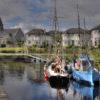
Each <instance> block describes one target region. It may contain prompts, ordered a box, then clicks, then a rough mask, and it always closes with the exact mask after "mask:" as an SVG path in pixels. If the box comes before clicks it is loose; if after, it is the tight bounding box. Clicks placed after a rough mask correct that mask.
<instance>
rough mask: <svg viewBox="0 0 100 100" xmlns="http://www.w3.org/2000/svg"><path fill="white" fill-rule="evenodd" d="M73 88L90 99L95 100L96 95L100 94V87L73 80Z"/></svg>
mask: <svg viewBox="0 0 100 100" xmlns="http://www.w3.org/2000/svg"><path fill="white" fill-rule="evenodd" d="M71 86H72V88H73V89H74V90H75V91H76V92H77V93H79V94H81V96H83V97H86V98H88V100H95V98H96V97H98V96H99V93H100V91H99V89H100V87H92V86H90V87H88V86H83V85H81V84H78V83H77V82H72V84H71Z"/></svg>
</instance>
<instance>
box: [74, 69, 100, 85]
mask: <svg viewBox="0 0 100 100" xmlns="http://www.w3.org/2000/svg"><path fill="white" fill-rule="evenodd" d="M72 77H73V79H74V80H76V81H78V82H80V83H82V84H85V85H91V86H92V85H97V84H99V81H100V73H98V72H97V71H95V70H90V71H77V70H73V73H72Z"/></svg>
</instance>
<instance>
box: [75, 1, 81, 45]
mask: <svg viewBox="0 0 100 100" xmlns="http://www.w3.org/2000/svg"><path fill="white" fill-rule="evenodd" d="M76 7H77V20H78V34H79V42H80V43H79V45H80V46H81V41H80V12H79V4H78V0H77V6H76Z"/></svg>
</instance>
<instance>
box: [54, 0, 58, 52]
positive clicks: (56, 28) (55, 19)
mask: <svg viewBox="0 0 100 100" xmlns="http://www.w3.org/2000/svg"><path fill="white" fill-rule="evenodd" d="M53 28H54V51H55V52H56V51H57V42H58V41H56V40H57V37H56V36H57V35H58V34H57V32H58V31H59V23H58V13H57V0H54V18H53Z"/></svg>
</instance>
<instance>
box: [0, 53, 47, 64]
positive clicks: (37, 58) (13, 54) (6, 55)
mask: <svg viewBox="0 0 100 100" xmlns="http://www.w3.org/2000/svg"><path fill="white" fill-rule="evenodd" d="M42 55H43V54H42ZM42 55H41V54H29V53H0V57H5V58H6V57H25V58H26V57H27V58H30V59H31V61H30V62H34V60H37V61H40V62H49V60H48V59H45V58H43V57H42Z"/></svg>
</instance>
